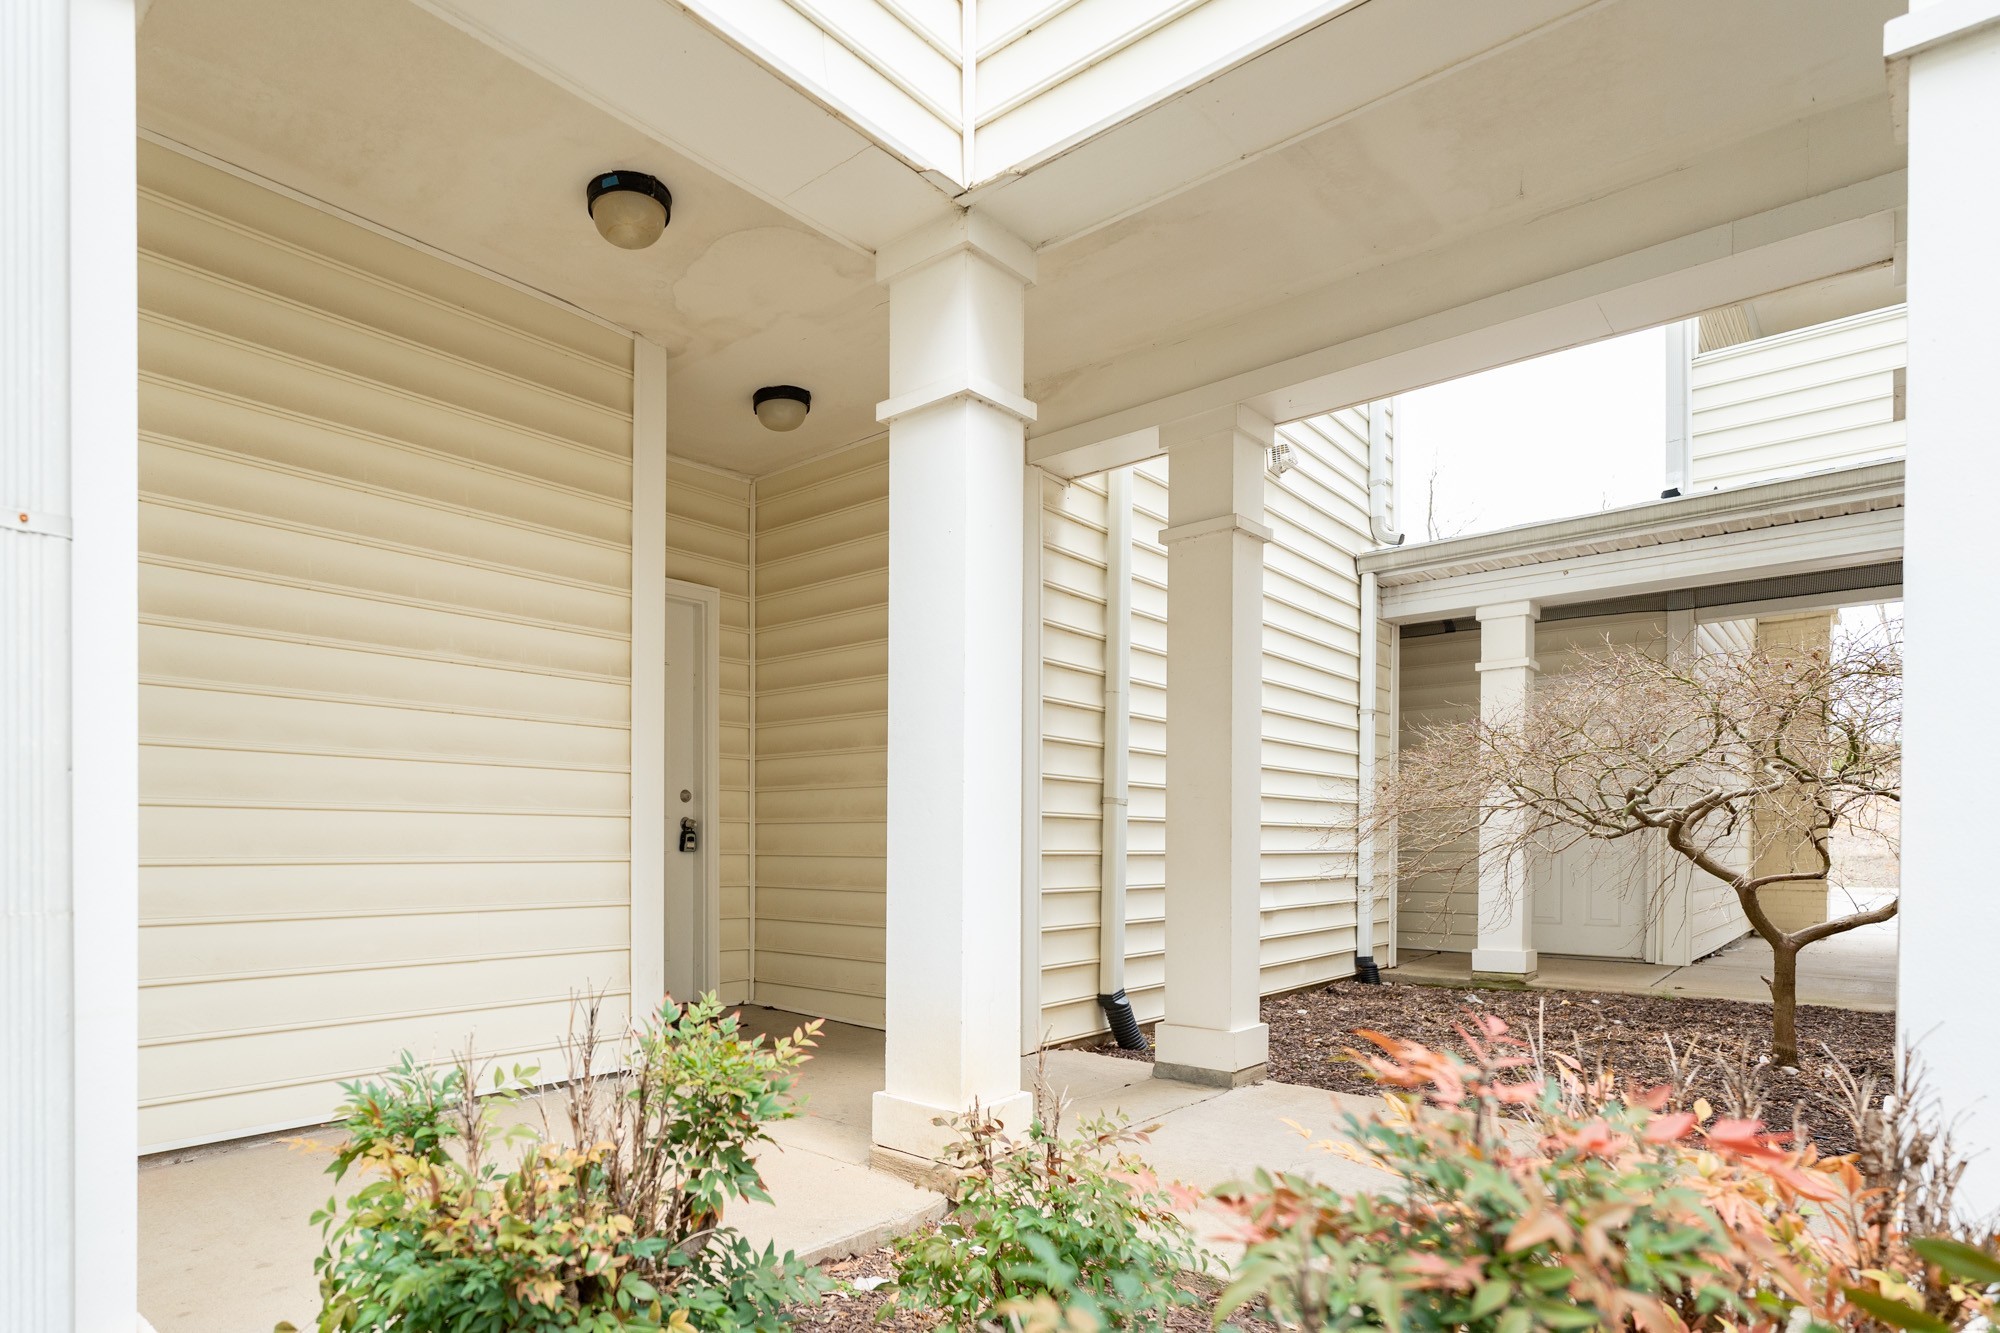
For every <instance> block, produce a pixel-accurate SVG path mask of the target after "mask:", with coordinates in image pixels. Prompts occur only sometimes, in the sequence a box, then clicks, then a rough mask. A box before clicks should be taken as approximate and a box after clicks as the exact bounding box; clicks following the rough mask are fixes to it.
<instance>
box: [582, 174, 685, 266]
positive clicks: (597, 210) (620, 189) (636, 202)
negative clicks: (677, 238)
mask: <svg viewBox="0 0 2000 1333" xmlns="http://www.w3.org/2000/svg"><path fill="white" fill-rule="evenodd" d="M583 197H584V203H585V206H586V207H588V208H589V210H590V220H591V221H592V222H595V223H596V224H597V234H598V235H600V236H602V237H603V238H604V239H605V240H607V241H609V242H611V243H612V244H613V245H615V246H617V247H619V248H620V249H622V250H643V249H645V248H646V247H647V246H649V245H651V244H652V243H653V242H654V241H657V240H659V239H660V233H661V232H663V231H665V230H666V229H667V223H668V222H669V221H670V220H671V219H672V218H673V215H674V196H673V195H672V194H671V193H670V192H669V191H668V190H667V187H666V186H664V185H662V184H661V183H660V178H659V177H657V176H648V175H647V174H646V173H645V172H643V171H607V172H604V173H602V174H600V175H597V176H593V177H591V179H590V184H589V185H588V186H586V187H585V188H584V192H583Z"/></svg>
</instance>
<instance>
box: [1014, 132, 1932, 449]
mask: <svg viewBox="0 0 2000 1333" xmlns="http://www.w3.org/2000/svg"><path fill="white" fill-rule="evenodd" d="M1906 186H1907V182H1906V173H1904V172H1902V171H1896V172H1890V173H1887V174H1885V175H1882V176H1877V177H1874V178H1872V179H1869V180H1865V181H1860V182H1856V183H1855V184H1852V185H1847V186H1843V187H1841V188H1839V189H1835V190H1832V191H1829V192H1827V193H1825V194H1821V195H1815V196H1812V197H1810V198H1806V199H1800V200H1796V201H1794V202H1792V203H1789V204H1785V205H1783V206H1781V207H1779V208H1775V209H1772V210H1769V211H1767V212H1764V213H1759V214H1755V215H1752V216H1750V217H1745V218H1739V219H1736V220H1734V221H1730V222H1723V223H1719V224H1717V225H1714V226H1710V227H1706V228H1704V229H1702V230H1700V231H1697V232H1694V233H1691V234H1689V235H1685V236H1681V237H1678V238H1676V239H1674V240H1670V241H1664V242H1660V243H1658V244H1655V245H1650V246H1646V247H1644V248H1642V249H1638V250H1635V251H1632V252H1630V253H1627V254H1623V255H1619V256H1617V257H1615V258H1612V259H1607V260H1603V261H1601V262H1598V263H1594V264H1590V265H1586V266H1584V267H1582V268H1579V269H1575V270H1572V271H1570V272H1566V273H1560V274H1556V275H1554V276H1551V277H1548V278H1544V279H1542V280H1540V281H1538V282H1533V283H1529V284H1527V285H1525V286H1521V287H1517V288H1513V289H1511V290H1509V291H1504V292H1500V293H1497V294H1494V295H1489V296H1480V297H1476V298H1472V299H1468V300H1466V301H1465V302H1464V303H1462V304H1458V305H1454V306H1451V307H1449V308H1446V309H1443V310H1439V311H1437V312H1435V313H1430V314H1424V315H1421V316H1419V317H1416V318H1412V319H1409V320H1408V321H1405V322H1399V323H1396V324H1393V325H1387V326H1384V327H1381V328H1379V329H1377V330H1375V331H1373V332H1369V333H1366V334H1363V335H1361V336H1359V337H1355V338H1350V339H1347V340H1345V341H1341V342H1337V343H1334V344H1331V345H1328V346H1323V347H1321V348H1319V349H1317V350H1315V351H1311V352H1306V353H1303V354H1301V355H1295V356H1289V357H1285V358H1283V359H1281V360H1277V361H1274V362H1271V363H1269V364H1267V365H1264V366H1260V367H1258V368H1256V369H1253V370H1248V371H1244V372H1241V373H1239V374H1234V375H1230V376H1227V377H1224V378H1220V379H1212V380H1207V381H1205V382H1204V381H1202V380H1199V379H1196V378H1195V376H1196V375H1197V374H1199V373H1200V370H1201V368H1203V367H1208V366H1213V365H1214V364H1216V363H1217V361H1219V360H1223V359H1225V358H1226V355H1227V353H1226V350H1225V348H1226V345H1227V344H1231V343H1234V344H1238V345H1255V344H1257V343H1265V344H1277V343H1281V342H1282V341H1285V340H1286V338H1287V330H1289V329H1292V328H1306V327H1310V326H1311V325H1313V324H1315V323H1319V322H1322V321H1323V320H1324V321H1330V320H1333V319H1336V318H1338V312H1339V311H1340V310H1341V308H1342V307H1343V305H1348V304H1352V303H1354V302H1355V301H1356V300H1357V299H1360V297H1359V294H1358V293H1357V291H1356V288H1358V287H1367V288H1371V289H1373V288H1383V289H1386V290H1389V291H1392V292H1396V291H1400V292H1414V291H1424V290H1427V286H1426V284H1427V283H1428V282H1431V281H1433V280H1435V278H1436V275H1437V273H1438V272H1440V271H1442V270H1443V269H1445V268H1447V267H1449V268H1453V269H1462V270H1464V271H1468V272H1473V273H1476V272H1478V271H1479V266H1477V265H1470V264H1466V265H1442V264H1440V263H1439V256H1440V252H1437V251H1433V252H1429V253H1427V254H1425V255H1419V256H1413V257H1411V258H1410V259H1407V260H1404V261H1400V262H1398V263H1396V264H1392V265H1388V266H1386V267H1384V268H1381V269H1376V270H1372V271H1371V272H1370V273H1367V274H1362V275H1359V276H1358V277H1356V278H1354V279H1350V280H1348V281H1344V282H1336V283H1334V284H1332V285H1331V286H1328V287H1324V288H1322V289H1320V290H1319V291H1317V292H1314V293H1309V294H1308V295H1307V296H1306V297H1303V298H1299V299H1298V300H1295V301H1291V302H1286V303H1284V304H1283V305H1281V306H1278V307H1273V308H1270V309H1268V310H1265V311H1261V312H1257V313H1256V314H1253V315H1250V316H1246V317H1245V318H1243V319H1240V320H1235V321H1232V322H1230V323H1229V324H1228V325H1226V326H1221V327H1217V328H1214V329H1210V330H1208V331H1206V332H1204V333H1202V334H1200V335H1197V336H1196V337H1195V338H1192V339H1187V340H1183V341H1181V342H1180V343H1177V344H1176V345H1174V346H1173V347H1171V348H1168V349H1166V351H1165V353H1164V354H1165V355H1168V356H1171V357H1172V358H1173V360H1174V361H1175V362H1176V363H1178V364H1180V365H1184V366H1186V367H1187V368H1188V370H1187V376H1188V379H1189V381H1190V382H1189V383H1188V384H1187V386H1186V387H1184V388H1180V389H1176V390H1173V391H1171V392H1168V393H1165V394H1161V395H1157V396H1150V397H1144V398H1141V400H1140V401H1138V402H1136V403H1135V404H1134V405H1133V406H1130V407H1125V408H1122V409H1120V410H1117V411H1114V412H1110V413H1107V414H1104V415H1102V416H1097V417H1094V418H1092V419H1090V420H1085V421H1076V422H1073V423H1071V424H1056V423H1061V421H1062V416H1063V413H1064V408H1063V405H1062V403H1061V402H1060V401H1059V400H1058V401H1055V402H1051V401H1050V398H1049V396H1046V395H1036V396H1037V398H1038V401H1040V402H1041V403H1042V408H1043V417H1044V420H1045V421H1048V422H1051V423H1052V424H1050V425H1048V426H1045V427H1044V428H1043V429H1042V430H1040V431H1038V432H1036V433H1034V434H1032V435H1031V436H1030V438H1029V440H1028V457H1029V461H1030V462H1033V463H1036V464H1038V465H1040V466H1043V467H1048V468H1050V469H1052V470H1054V471H1058V472H1063V471H1067V470H1068V465H1067V464H1066V462H1065V460H1064V455H1066V454H1069V453H1071V452H1072V451H1075V450H1080V449H1086V448H1089V447H1091V446H1098V445H1102V444H1103V443H1104V442H1106V441H1108V440H1111V439H1113V438H1115V437H1121V436H1134V435H1135V433H1137V432H1142V431H1144V430H1146V429H1147V428H1149V427H1156V426H1160V425H1164V424H1167V423H1170V422H1173V421H1176V420H1179V419H1181V418H1183V417H1188V416H1193V415H1196V414H1198V413H1201V412H1206V411H1212V410H1214V409H1215V408H1218V407H1222V406H1225V405H1228V404H1233V403H1248V404H1250V405H1251V406H1254V407H1256V408H1257V409H1258V410H1259V411H1260V412H1262V413H1263V414H1264V415H1266V416H1268V417H1270V418H1271V419H1272V420H1274V421H1296V420H1298V419H1300V418H1302V417H1309V416H1316V415H1318V414H1320V413H1322V412H1330V411H1334V410H1336V409H1338V408H1342V407H1348V406H1352V405H1353V404H1356V403H1364V402H1371V401H1375V400H1377V399H1382V398H1387V397H1390V396H1392V395H1394V394H1398V393H1406V392H1409V391H1411V390H1414V389H1420V388H1423V387H1425V386H1427V385H1431V384H1438V383H1442V382H1444V381H1446V380H1451V379H1457V378H1459V377H1461V376H1465V375H1471V374H1475V373H1477V372H1479V371H1482V370H1490V369H1493V368H1494V367H1496V366H1502V365H1508V364H1511V363H1513V362H1516V361H1523V360H1527V359H1529V358H1531V357H1536V356H1543V355H1546V354H1548V353H1550V352H1558V351H1563V350H1565V349H1567V348H1570V347H1577V346H1581V345H1583V344H1586V343H1591V342H1597V341H1599V340H1601V339H1604V338H1609V337H1613V336H1615V335H1617V334H1621V333H1632V332H1636V331H1638V330H1640V329H1645V328H1651V327H1653V326H1655V325H1658V324H1663V323H1666V322H1667V321H1669V320H1672V319H1680V318H1684V317H1686V316H1688V315H1689V314H1691V313H1693V312H1695V311H1699V310H1705V309H1711V308H1713V307H1715V306H1719V305H1727V304H1730V303H1731V302H1735V301H1741V300H1747V299H1749V298H1751V297H1754V296H1757V295H1761V294H1762V293H1765V292H1769V291H1773V290H1777V289H1779V288H1781V287H1788V286H1794V285H1797V284H1799V283H1802V282H1809V281H1812V280H1814V279H1816V278H1822V277H1827V276H1830V275H1832V274H1836V273H1845V272H1850V271H1852V270H1855V269H1859V268H1866V267H1868V266H1870V265H1873V264H1879V263H1881V262H1883V261H1885V260H1888V259H1891V258H1893V257H1894V252H1895V246H1896V230H1897V222H1896V214H1897V210H1898V209H1900V208H1901V207H1902V204H1903V200H1904V197H1905V194H1906ZM1487 239H1488V238H1486V237H1483V236H1482V237H1475V238H1473V239H1472V240H1471V241H1468V242H1463V243H1461V246H1460V247H1457V248H1459V249H1465V248H1467V247H1471V246H1475V245H1478V244H1480V243H1482V242H1485V241H1486V240H1487ZM1444 253H1449V252H1444ZM1260 325H1261V326H1262V327H1258V326H1260ZM1144 359H1145V357H1144V354H1136V355H1133V356H1128V357H1124V358H1120V359H1119V360H1118V361H1115V362H1111V363H1107V364H1106V365H1105V366H1103V367H1098V368H1095V370H1094V373H1095V374H1097V375H1100V376H1105V377H1118V376H1121V375H1125V376H1129V369H1128V368H1130V367H1133V366H1135V365H1140V364H1141V363H1142V362H1143V360H1144ZM1142 373H1147V374H1148V379H1150V380H1151V381H1152V382H1153V384H1154V385H1157V384H1158V383H1159V379H1160V378H1161V377H1162V372H1161V371H1159V370H1154V371H1151V372H1150V373H1148V372H1146V371H1144V370H1143V369H1142ZM1164 373H1165V374H1169V375H1170V374H1173V373H1175V372H1173V371H1171V370H1168V371H1165V372H1164ZM1079 378H1080V377H1078V376H1074V375H1072V376H1066V377H1065V379H1066V381H1067V382H1068V383H1069V384H1075V383H1076V382H1077V380H1078V379H1079ZM1099 392H1100V395H1101V396H1110V394H1111V392H1112V390H1111V388H1110V386H1109V385H1108V383H1107V384H1106V385H1105V386H1103V387H1101V388H1100V390H1099ZM1144 392H1145V390H1144V388H1141V389H1140V393H1141V394H1143V393H1144ZM1134 396H1135V397H1138V396H1139V395H1138V394H1135V395H1134ZM1131 461H1135V460H1133V459H1118V460H1115V461H1114V462H1113V463H1112V464H1111V465H1112V466H1116V465H1118V464H1120V463H1124V462H1131Z"/></svg>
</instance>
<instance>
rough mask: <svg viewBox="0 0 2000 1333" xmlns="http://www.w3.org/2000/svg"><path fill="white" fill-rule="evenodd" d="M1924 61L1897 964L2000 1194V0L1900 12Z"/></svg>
mask: <svg viewBox="0 0 2000 1333" xmlns="http://www.w3.org/2000/svg"><path fill="white" fill-rule="evenodd" d="M1888 52H1889V54H1890V55H1891V56H1892V57H1907V58H1908V60H1909V79H1910V97H1909V141H1910V187H1909V189H1910V194H1909V200H1910V204H1909V207H1910V222H1909V302H1910V370H1909V420H1908V430H1909V459H1908V462H1907V464H1906V466H1907V468H1908V471H1907V473H1906V481H1905V492H1904V494H1905V502H1906V504H1907V505H1908V521H1907V523H1906V524H1905V526H1904V548H1903V609H1904V616H1905V630H1906V639H1905V644H1904V651H1905V660H1904V671H1905V674H1904V682H1905V688H1906V691H1907V693H1906V697H1905V701H1904V709H1903V756H1904V769H1905V775H1906V776H1905V782H1904V788H1905V791H1904V794H1905V798H1906V799H1905V801H1904V803H1903V804H1904V809H1905V810H1906V811H1907V814H1906V815H1905V817H1904V821H1903V883H1904V884H1905V885H1906V886H1908V890H1909V892H1908V894H1907V896H1906V897H1905V898H1904V899H1903V904H1902V909H1901V916H1902V928H1901V950H1900V952H1901V960H1900V961H1901V966H1900V967H1899V968H1898V969H1897V982H1896V989H1897V999H1896V1021H1897V1026H1898V1028H1899V1029H1900V1035H1901V1037H1902V1039H1903V1040H1904V1041H1907V1042H1914V1043H1916V1046H1917V1049H1918V1050H1919V1051H1920V1052H1922V1053H1923V1054H1924V1055H1925V1056H1926V1057H1927V1059H1926V1061H1925V1063H1926V1065H1927V1066H1928V1070H1929V1076H1930V1080H1931V1087H1930V1090H1931V1092H1933V1093H1934V1094H1935V1095H1936V1096H1937V1097H1938V1098H1939V1100H1940V1101H1941V1102H1942V1103H1943V1105H1944V1107H1945V1108H1946V1110H1947V1111H1949V1112H1953V1113H1963V1114H1964V1116H1965V1119H1963V1120H1961V1121H1960V1122H1958V1125H1957V1128H1956V1130H1955V1133H1956V1136H1957V1138H1958V1140H1959V1144H1960V1146H1961V1147H1963V1148H1965V1149H1967V1150H1969V1151H1971V1152H1973V1153H1979V1154H1981V1155H1979V1156H1976V1157H1974V1158H1973V1161H1972V1164H1971V1167H1970V1169H1969V1170H1968V1171H1967V1174H1966V1177H1965V1184H1964V1188H1963V1191H1962V1193H1961V1195H1960V1198H1961V1200H1962V1201H1963V1202H1964V1203H1965V1204H1966V1205H1967V1206H1968V1207H1970V1208H1973V1209H1976V1210H1982V1211H1983V1210H1988V1209H1992V1208H1994V1207H1995V1206H2000V1060H1995V1059H1993V1058H1992V1056H1991V1050H1992V1043H1993V1013H1992V1009H1993V1005H1992V990H1993V983H1992V977H1993V956H1992V955H1993V941H1995V940H1996V939H2000V894H1996V893H1995V892H1994V891H1993V813H1992V801H1993V796H1992V790H1993V783H1992V775H1991V773H1990V771H1989V770H1990V768H1991V761H1992V756H1993V755H1994V753H1996V752H2000V713H1996V712H1995V710H1994V709H1993V707H1992V706H1991V700H1992V695H1993V690H1992V673H1993V660H1994V650H1995V646H1996V639H1995V633H1994V629H1993V624H1992V620H1991V618H1990V617H1989V616H1987V615H1985V614H1983V613H1982V609H1983V608H1984V607H1985V605H1986V603H1987V602H1989V601H1991V600H1992V581H1993V580H1992V574H1991V572H1990V570H1989V568H1988V562H1987V561H1986V560H1984V559H1982V558H1981V546H1982V542H1983V540H1984V538H1985V537H1986V535H1987V534H1988V533H1989V532H1990V531H1991V529H1992V524H1993V517H1992V513H1993V497H1994V495H1996V494H2000V447H1996V445H2000V431H1997V430H1996V427H1995V424H1994V416H1993V367H1994V366H1996V365H2000V320H1996V319H1995V318H1994V313H1993V312H1994V310H1995V308H1996V307H2000V245H1996V244H1995V243H1994V220H1995V219H1996V218H2000V174H1996V173H1995V172H1994V171H1993V170H1991V161H1992V154H1993V145H1994V144H1995V143H2000V0H1949V2H1947V0H1934V2H1933V3H1928V4H1926V3H1923V0H1918V3H1916V4H1914V5H1912V7H1911V10H1910V12H1909V13H1908V14H1907V15H1905V16H1904V17H1902V18H1899V19H1895V20H1893V21H1892V22H1890V24H1889V26H1888Z"/></svg>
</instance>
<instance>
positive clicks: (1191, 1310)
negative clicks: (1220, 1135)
mask: <svg viewBox="0 0 2000 1333" xmlns="http://www.w3.org/2000/svg"><path fill="white" fill-rule="evenodd" d="M820 1271H821V1272H823V1273H825V1274H826V1275H827V1276H828V1277H830V1278H832V1279H833V1283H834V1289H833V1290H832V1291H830V1292H828V1293H827V1294H826V1295H825V1296H822V1297H821V1298H820V1300H819V1303H818V1304H816V1305H798V1306H793V1307H792V1309H791V1310H790V1312H789V1313H790V1315H791V1320H792V1328H793V1330H794V1333H882V1331H883V1330H887V1333H920V1331H922V1330H929V1329H931V1328H934V1327H936V1321H935V1319H934V1318H932V1317H928V1316H925V1315H921V1314H916V1313H910V1312H898V1313H897V1314H895V1315H894V1316H892V1317H890V1318H888V1319H878V1318H877V1312H879V1311H880V1310H881V1308H882V1305H883V1303H884V1302H885V1301H886V1300H887V1299H888V1296H887V1293H886V1291H885V1290H884V1289H883V1288H881V1287H878V1286H873V1285H871V1284H872V1283H873V1282H874V1280H876V1279H883V1280H886V1279H889V1278H891V1277H893V1276H894V1274H895V1271H896V1266H895V1262H894V1258H893V1256H892V1255H891V1254H890V1252H889V1251H888V1250H887V1249H880V1250H875V1251H873V1252H871V1253H868V1254H864V1255H860V1256H858V1257H856V1258H853V1259H837V1260H834V1261H832V1262H829V1263H824V1264H821V1265H820ZM1182 1281H1183V1282H1184V1283H1190V1284H1194V1285H1192V1286H1190V1288H1189V1289H1190V1290H1193V1291H1195V1292H1197V1293H1198V1294H1200V1295H1201V1296H1202V1297H1203V1299H1202V1300H1201V1302H1200V1303H1199V1304H1196V1305H1185V1306H1180V1307H1178V1308H1176V1309H1175V1310H1174V1311H1173V1312H1172V1313H1170V1314H1169V1315H1168V1316H1167V1333H1211V1330H1212V1329H1213V1327H1214V1325H1213V1322H1212V1316H1211V1310H1212V1309H1213V1306H1214V1297H1215V1295H1216V1294H1217V1292H1218V1291H1219V1290H1220V1287H1219V1285H1218V1284H1216V1283H1214V1282H1210V1281H1206V1280H1204V1279H1201V1278H1193V1277H1185V1278H1183V1279H1182ZM857 1282H858V1283H861V1284H862V1285H861V1286H859V1287H857V1286H856V1285H855V1284H856V1283H857ZM1251 1323H1252V1321H1251V1317H1250V1316H1249V1315H1248V1314H1246V1313H1243V1312H1239V1313H1238V1314H1236V1315H1235V1316H1232V1317H1231V1318H1230V1320H1229V1321H1228V1323H1227V1324H1226V1325H1225V1327H1228V1328H1248V1327H1250V1326H1251Z"/></svg>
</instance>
